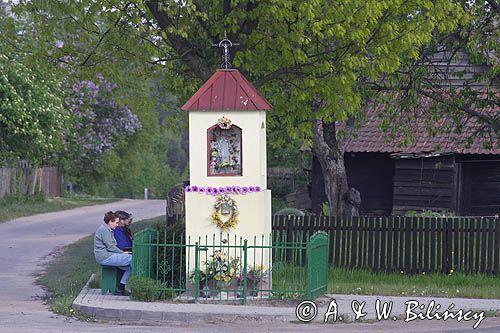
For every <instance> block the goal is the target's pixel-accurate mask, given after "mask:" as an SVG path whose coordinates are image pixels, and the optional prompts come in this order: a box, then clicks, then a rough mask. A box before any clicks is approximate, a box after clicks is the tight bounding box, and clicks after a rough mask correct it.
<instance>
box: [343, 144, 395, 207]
mask: <svg viewBox="0 0 500 333" xmlns="http://www.w3.org/2000/svg"><path fill="white" fill-rule="evenodd" d="M345 167H346V172H347V181H348V183H349V186H352V187H354V188H355V189H357V190H358V191H359V192H360V194H361V207H360V214H361V215H365V216H366V215H370V216H371V215H373V216H388V215H391V212H392V200H393V178H394V159H392V158H391V157H390V156H389V154H379V153H376V154H371V153H362V154H355V153H346V154H345Z"/></svg>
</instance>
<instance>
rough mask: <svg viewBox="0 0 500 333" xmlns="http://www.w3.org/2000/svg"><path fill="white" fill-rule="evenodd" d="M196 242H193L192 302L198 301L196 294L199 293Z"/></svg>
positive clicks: (197, 246)
mask: <svg viewBox="0 0 500 333" xmlns="http://www.w3.org/2000/svg"><path fill="white" fill-rule="evenodd" d="M198 248H199V245H198V242H196V243H194V302H195V303H198V296H199V295H200V272H199V267H198V259H199V258H198V256H199V254H198V253H199V249H198Z"/></svg>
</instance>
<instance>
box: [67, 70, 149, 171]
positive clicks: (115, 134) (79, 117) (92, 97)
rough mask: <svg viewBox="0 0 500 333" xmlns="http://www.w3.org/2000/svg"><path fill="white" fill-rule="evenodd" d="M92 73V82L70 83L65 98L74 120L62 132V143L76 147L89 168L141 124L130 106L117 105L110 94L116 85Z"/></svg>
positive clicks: (135, 130) (140, 126)
mask: <svg viewBox="0 0 500 333" xmlns="http://www.w3.org/2000/svg"><path fill="white" fill-rule="evenodd" d="M96 76H97V80H95V82H94V81H89V80H84V81H79V82H76V83H74V84H73V86H72V87H71V91H70V93H69V97H67V98H66V99H65V104H66V107H67V108H68V109H69V111H70V113H71V114H72V116H73V120H74V127H73V130H72V131H69V132H67V133H66V143H67V145H71V146H72V148H73V149H74V150H77V155H79V157H80V158H81V159H82V160H83V161H84V162H85V164H86V165H87V166H88V167H91V168H92V169H94V168H95V167H96V166H97V165H98V163H99V161H100V159H101V156H102V155H103V154H105V153H107V152H109V151H110V150H112V149H113V148H115V147H116V144H117V142H119V141H120V140H121V139H124V138H126V137H127V136H129V135H132V134H134V133H136V132H137V131H138V130H139V129H141V128H142V125H141V123H140V121H139V119H138V118H137V116H136V115H134V114H133V113H132V111H131V110H130V108H129V107H128V106H127V105H123V106H122V105H119V103H118V102H117V100H116V98H115V97H114V96H113V90H114V89H116V88H117V86H116V85H115V84H112V83H111V82H109V81H107V80H106V79H105V78H104V77H103V76H102V75H101V74H97V75H96Z"/></svg>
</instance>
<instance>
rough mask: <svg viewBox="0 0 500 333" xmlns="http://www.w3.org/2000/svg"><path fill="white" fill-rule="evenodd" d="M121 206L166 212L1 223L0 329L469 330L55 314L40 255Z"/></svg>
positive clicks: (90, 210)
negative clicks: (38, 281)
mask: <svg viewBox="0 0 500 333" xmlns="http://www.w3.org/2000/svg"><path fill="white" fill-rule="evenodd" d="M117 209H122V210H126V211H130V212H133V214H134V217H135V220H136V221H138V220H140V219H146V218H151V217H155V216H159V215H163V214H164V209H165V206H164V202H163V201H161V200H149V201H142V200H123V201H120V202H114V203H110V204H105V205H100V206H89V207H81V208H76V209H72V210H67V211H60V212H54V213H47V214H40V215H35V216H31V217H24V218H20V219H16V220H13V221H10V222H6V223H2V224H0V237H1V238H0V332H9V333H16V332H19V333H20V332H23V333H24V332H106V333H111V332H119V333H125V332H217V333H221V332H242V331H243V332H245V331H246V332H253V331H257V330H258V331H264V332H303V331H312V332H332V331H335V332H373V331H375V332H405V333H408V332H473V331H472V330H471V329H470V327H471V325H469V324H468V323H465V324H464V323H461V324H457V323H453V322H446V323H444V322H436V321H434V322H429V321H421V322H418V323H411V324H405V323H402V322H397V323H393V322H382V323H374V324H367V323H355V324H336V325H333V324H314V325H304V324H292V323H287V324H283V323H268V322H265V323H264V322H262V323H259V322H242V323H234V322H230V318H228V322H225V323H219V322H183V323H179V322H172V323H166V324H165V323H164V324H163V325H161V326H154V325H144V324H143V325H142V326H141V325H123V324H113V323H99V324H96V323H86V322H79V321H75V320H72V319H68V318H66V317H63V316H57V315H55V314H53V313H52V312H50V311H49V310H48V309H47V306H45V305H44V304H43V303H42V301H41V297H42V295H43V290H42V289H41V288H40V287H38V286H35V285H34V284H33V281H34V275H35V274H36V273H37V272H38V271H39V270H40V264H41V263H42V261H43V260H44V258H45V260H47V258H50V256H49V254H50V253H52V252H54V251H57V249H58V248H60V247H62V246H65V245H68V244H70V243H73V242H75V241H76V240H78V239H80V238H82V237H85V236H87V235H90V234H91V233H93V232H94V231H95V230H96V228H97V226H98V225H99V223H100V221H101V220H102V216H103V213H104V212H106V211H108V210H117ZM476 331H480V332H490V333H493V332H500V318H488V319H487V320H485V322H484V324H482V325H481V327H480V328H479V330H476Z"/></svg>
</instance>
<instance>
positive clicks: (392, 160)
mask: <svg viewBox="0 0 500 333" xmlns="http://www.w3.org/2000/svg"><path fill="white" fill-rule="evenodd" d="M378 122H379V120H378V117H377V115H376V114H375V112H369V113H368V117H367V122H366V124H365V125H364V126H363V127H362V128H361V129H360V131H359V133H358V136H357V137H356V138H355V139H353V140H351V141H350V143H349V145H348V147H347V150H346V153H345V165H346V170H347V177H348V182H349V186H353V187H354V188H356V189H357V190H358V191H360V193H361V199H362V203H361V207H360V209H361V212H360V213H361V215H391V214H392V215H401V214H405V213H407V212H408V211H417V212H421V211H425V210H432V211H438V212H440V211H447V212H452V213H454V214H455V215H467V216H491V215H496V214H500V145H499V144H498V142H494V145H493V147H495V148H493V149H487V148H484V146H483V144H484V142H483V140H481V139H477V140H475V142H474V143H473V144H472V145H471V146H470V147H465V145H464V144H463V142H461V140H460V139H461V138H460V137H459V136H458V135H451V134H442V135H437V136H434V137H430V136H429V135H428V134H427V132H426V131H425V129H422V130H419V129H418V128H419V127H418V126H416V127H417V128H416V130H417V133H416V142H415V144H414V145H412V146H411V147H406V148H401V147H399V146H398V145H397V143H391V142H387V135H386V134H384V133H383V132H382V130H381V129H380V127H379V123H378ZM470 135H471V133H467V132H466V131H465V132H463V133H462V136H463V138H466V137H468V136H470ZM463 138H462V139H463Z"/></svg>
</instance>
